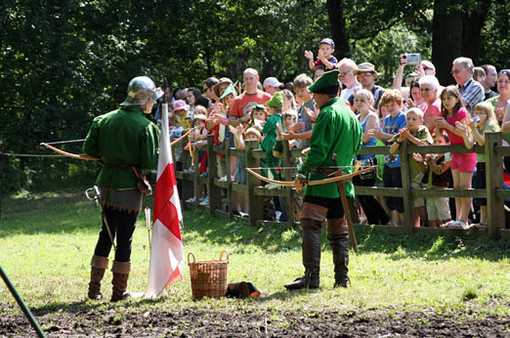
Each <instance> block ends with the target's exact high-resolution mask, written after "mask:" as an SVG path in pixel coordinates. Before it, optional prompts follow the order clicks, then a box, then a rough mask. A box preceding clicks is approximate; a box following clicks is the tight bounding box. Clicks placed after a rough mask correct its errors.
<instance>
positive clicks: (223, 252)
mask: <svg viewBox="0 0 510 338" xmlns="http://www.w3.org/2000/svg"><path fill="white" fill-rule="evenodd" d="M223 254H226V255H227V259H225V261H227V262H228V261H229V259H230V256H229V255H228V252H227V250H222V251H221V253H220V261H222V260H223V259H221V258H222V257H223Z"/></svg>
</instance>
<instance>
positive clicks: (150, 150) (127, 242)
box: [83, 76, 163, 301]
mask: <svg viewBox="0 0 510 338" xmlns="http://www.w3.org/2000/svg"><path fill="white" fill-rule="evenodd" d="M161 95H163V91H162V90H161V89H159V88H156V86H155V85H154V82H152V80H151V79H150V78H148V77H146V76H138V77H135V78H134V79H132V80H131V81H130V83H129V86H128V96H127V97H126V99H125V100H124V102H122V103H121V104H120V105H121V107H120V108H119V109H117V110H114V111H112V112H109V113H107V114H104V115H100V116H97V117H96V118H95V119H94V121H93V122H92V126H91V128H90V130H89V133H88V135H87V138H86V140H85V143H84V145H83V151H84V152H85V153H86V154H88V155H90V156H95V157H99V158H101V161H102V162H103V168H102V169H101V172H100V173H99V176H98V177H97V180H96V185H97V186H98V187H99V188H100V191H101V197H100V202H101V206H102V209H103V226H102V228H101V231H100V233H99V239H98V241H97V244H96V248H95V250H94V256H92V262H91V266H92V270H91V277H90V283H89V291H88V297H89V298H91V299H101V298H102V297H103V296H102V294H101V290H100V287H101V280H102V279H103V276H104V272H105V269H106V268H107V267H108V255H109V253H110V250H111V247H112V240H114V239H115V237H117V246H116V250H115V260H114V261H113V265H112V272H113V279H112V285H113V291H112V298H111V300H112V301H118V300H121V299H125V298H128V297H129V296H130V294H129V292H127V291H126V288H127V281H128V278H129V271H130V268H131V260H130V257H131V242H132V239H133V232H134V230H135V226H136V218H137V216H138V213H139V212H140V210H141V206H142V193H141V192H140V191H139V190H138V188H137V183H138V180H137V174H136V173H135V171H136V172H138V173H140V171H141V170H144V169H153V168H155V167H156V166H157V162H158V146H159V129H158V127H157V126H156V124H154V123H153V122H151V121H150V120H149V119H148V118H147V117H146V116H145V115H144V114H150V112H151V110H152V107H153V105H154V103H156V100H157V99H158V98H159V97H160V96H161Z"/></svg>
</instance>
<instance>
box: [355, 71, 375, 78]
mask: <svg viewBox="0 0 510 338" xmlns="http://www.w3.org/2000/svg"><path fill="white" fill-rule="evenodd" d="M374 74H375V73H374V72H366V73H359V72H358V76H359V77H364V76H372V75H374Z"/></svg>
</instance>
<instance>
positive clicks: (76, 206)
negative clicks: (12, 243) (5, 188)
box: [0, 188, 154, 238]
mask: <svg viewBox="0 0 510 338" xmlns="http://www.w3.org/2000/svg"><path fill="white" fill-rule="evenodd" d="M2 203H3V208H4V212H3V214H2V218H1V219H0V238H3V237H9V236H12V235H16V234H29V235H32V234H39V233H45V234H52V233H57V234H58V233H73V232H76V231H92V232H94V233H97V232H98V231H99V229H100V228H101V208H100V207H99V206H98V205H97V204H96V203H95V202H93V201H89V200H87V198H86V196H85V188H83V189H74V190H72V191H65V192H49V193H37V194H31V193H26V194H25V195H23V196H20V197H19V196H17V197H13V196H11V197H6V198H5V199H4V200H3V201H2ZM153 204H154V198H153V197H149V198H145V199H144V202H143V206H144V207H145V206H146V205H147V206H150V207H152V205H153ZM144 218H145V216H144V215H142V213H140V215H139V218H138V222H139V224H141V222H144V223H143V224H145V219H144Z"/></svg>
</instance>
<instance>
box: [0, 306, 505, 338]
mask: <svg viewBox="0 0 510 338" xmlns="http://www.w3.org/2000/svg"><path fill="white" fill-rule="evenodd" d="M475 317H476V316H470V315H469V314H466V313H457V314H449V315H444V314H438V313H434V312H429V313H427V312H414V313H412V312H411V313H395V312H393V311H381V310H372V311H363V312H341V313H340V312H335V311H324V312H321V311H317V312H311V313H306V314H302V313H294V312H283V313H278V312H268V313H261V312H251V311H236V312H227V311H221V310H210V309H198V310H197V309H193V310H191V309H189V310H182V311H175V312H167V311H161V312H154V311H150V312H145V313H128V312H120V311H115V310H104V311H98V310H93V311H88V312H74V313H67V312H62V311H60V312H58V314H56V313H48V314H44V315H42V316H38V317H37V320H38V321H39V323H40V325H41V326H42V327H43V328H44V331H45V333H46V335H47V336H48V337H65V336H84V337H85V336H87V337H104V336H107V337H147V336H175V337H362V336H364V337H366V336H370V337H400V336H405V337H509V336H510V332H509V327H508V320H507V319H502V318H498V317H496V316H494V315H488V316H485V317H483V318H475ZM6 336H21V337H23V336H26V337H34V336H35V332H34V330H33V329H32V328H31V326H30V325H29V323H28V321H27V320H26V319H25V317H23V316H21V315H17V316H2V317H1V318H0V337H6Z"/></svg>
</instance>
